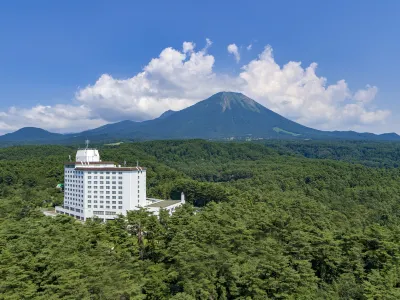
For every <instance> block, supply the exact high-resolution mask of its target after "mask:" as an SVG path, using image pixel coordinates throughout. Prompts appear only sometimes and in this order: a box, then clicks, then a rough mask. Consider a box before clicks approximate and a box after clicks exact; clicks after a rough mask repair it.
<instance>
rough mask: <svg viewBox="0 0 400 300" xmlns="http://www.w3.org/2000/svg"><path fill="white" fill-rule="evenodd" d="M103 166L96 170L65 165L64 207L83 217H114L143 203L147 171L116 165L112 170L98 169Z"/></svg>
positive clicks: (144, 202) (144, 203)
mask: <svg viewBox="0 0 400 300" xmlns="http://www.w3.org/2000/svg"><path fill="white" fill-rule="evenodd" d="M78 166H79V167H82V166H81V165H77V167H78ZM105 166H106V167H110V165H105ZM105 166H103V165H98V166H97V167H99V171H93V170H90V171H89V170H87V171H86V170H75V165H66V166H65V174H64V176H65V180H64V181H65V182H64V185H65V189H64V207H65V208H66V207H69V208H70V210H71V212H70V214H72V215H74V216H76V217H78V218H80V219H83V220H86V219H87V218H92V217H93V216H98V217H99V218H103V219H113V218H115V216H116V215H118V214H124V215H125V214H126V211H127V210H134V209H137V208H138V207H143V206H145V205H146V170H139V171H121V170H118V167H115V171H114V170H113V171H101V170H100V168H101V167H105ZM91 168H93V166H91Z"/></svg>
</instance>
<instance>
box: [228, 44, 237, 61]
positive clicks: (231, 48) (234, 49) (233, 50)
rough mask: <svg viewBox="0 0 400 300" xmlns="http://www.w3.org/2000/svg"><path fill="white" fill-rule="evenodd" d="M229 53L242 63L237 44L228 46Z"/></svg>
mask: <svg viewBox="0 0 400 300" xmlns="http://www.w3.org/2000/svg"><path fill="white" fill-rule="evenodd" d="M228 52H229V53H230V54H233V56H234V57H235V60H236V62H237V63H238V62H239V61H240V53H239V49H238V46H236V44H230V45H228Z"/></svg>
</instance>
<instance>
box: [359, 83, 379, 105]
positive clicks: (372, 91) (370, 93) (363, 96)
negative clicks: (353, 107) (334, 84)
mask: <svg viewBox="0 0 400 300" xmlns="http://www.w3.org/2000/svg"><path fill="white" fill-rule="evenodd" d="M377 93H378V88H377V87H376V86H370V85H367V86H366V88H365V90H359V91H357V92H356V93H355V95H354V100H356V101H359V102H364V103H367V102H371V101H372V100H374V99H375V96H376V94H377Z"/></svg>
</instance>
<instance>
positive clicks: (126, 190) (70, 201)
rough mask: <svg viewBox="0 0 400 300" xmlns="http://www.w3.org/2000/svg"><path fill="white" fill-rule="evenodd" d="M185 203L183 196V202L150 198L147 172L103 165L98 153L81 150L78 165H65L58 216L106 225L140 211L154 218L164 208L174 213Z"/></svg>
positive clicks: (144, 169) (182, 196) (114, 165)
mask: <svg viewBox="0 0 400 300" xmlns="http://www.w3.org/2000/svg"><path fill="white" fill-rule="evenodd" d="M183 203H185V196H184V195H183V193H182V195H181V200H180V201H179V200H160V199H152V198H147V197H146V168H142V167H139V166H136V167H125V166H120V165H116V164H114V163H113V162H103V161H101V160H100V155H99V152H98V150H97V149H89V148H86V149H83V150H78V152H77V153H76V159H75V162H67V163H65V165H64V205H63V206H62V207H59V206H57V207H56V213H59V214H67V215H70V216H73V217H75V218H76V219H78V220H83V221H85V220H86V219H88V218H93V217H99V218H101V219H103V220H104V221H106V220H108V219H114V218H116V217H117V216H118V215H119V214H123V215H126V212H127V211H129V210H137V209H140V208H141V207H143V208H147V209H148V210H149V211H150V212H152V213H154V214H155V215H158V213H159V210H160V209H161V208H162V209H166V210H168V211H169V212H170V213H172V212H173V211H174V210H175V208H176V207H178V206H181V205H182V204H183Z"/></svg>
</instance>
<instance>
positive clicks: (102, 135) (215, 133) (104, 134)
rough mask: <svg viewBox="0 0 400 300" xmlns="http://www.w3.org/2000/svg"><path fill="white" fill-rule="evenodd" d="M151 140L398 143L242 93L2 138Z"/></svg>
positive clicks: (2, 139)
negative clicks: (137, 118)
mask: <svg viewBox="0 0 400 300" xmlns="http://www.w3.org/2000/svg"><path fill="white" fill-rule="evenodd" d="M86 138H90V139H91V140H92V141H116V140H149V139H188V138H202V139H246V138H247V139H248V138H252V139H258V138H264V139H271V138H275V139H289V138H290V139H350V140H352V139H354V140H390V141H398V140H400V136H399V135H397V134H395V133H388V134H381V135H376V134H372V133H357V132H354V131H320V130H316V129H312V128H309V127H306V126H303V125H301V124H298V123H296V122H293V121H291V120H289V119H287V118H284V117H282V116H281V115H279V114H277V113H275V112H273V111H271V110H269V109H268V108H266V107H264V106H262V105H261V104H259V103H257V102H256V101H254V100H252V99H250V98H249V97H247V96H245V95H243V94H241V93H233V92H220V93H217V94H215V95H213V96H211V97H210V98H208V99H206V100H203V101H200V102H198V103H197V104H195V105H193V106H190V107H188V108H185V109H183V110H181V111H166V112H165V113H163V114H162V115H161V116H160V117H158V118H156V119H154V120H149V121H144V122H134V121H129V120H126V121H122V122H118V123H113V124H107V125H104V126H101V127H99V128H96V129H92V130H88V131H84V132H81V133H75V134H64V135H62V134H56V133H51V132H48V131H45V130H43V129H39V128H23V129H20V130H18V131H16V132H14V133H9V134H6V135H3V136H0V143H13V144H19V143H68V142H78V141H79V142H81V141H83V140H84V139H86Z"/></svg>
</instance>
